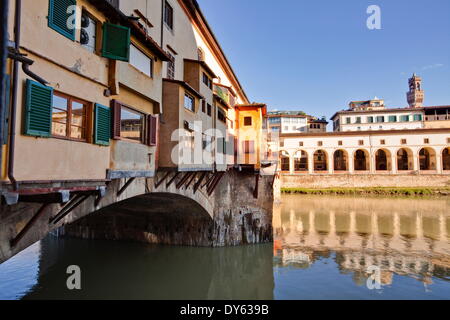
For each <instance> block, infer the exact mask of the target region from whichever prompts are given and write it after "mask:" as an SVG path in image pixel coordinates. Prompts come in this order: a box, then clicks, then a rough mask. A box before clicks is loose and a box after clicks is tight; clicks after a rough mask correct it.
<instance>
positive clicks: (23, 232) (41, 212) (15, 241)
mask: <svg viewBox="0 0 450 320" xmlns="http://www.w3.org/2000/svg"><path fill="white" fill-rule="evenodd" d="M49 205H50V204H49V203H44V204H43V205H42V206H41V207H40V208H39V210H38V211H37V212H36V214H35V215H34V216H33V217H32V218H31V219H30V221H28V223H27V224H26V225H25V227H23V229H22V230H21V231H20V232H19V234H18V235H17V236H16V237H15V238H14V239H12V240H11V242H10V245H11V248H13V247H15V246H16V245H17V244H18V243H19V241H20V240H21V239H22V238H23V237H24V236H25V235H26V234H27V233H28V231H30V229H31V228H32V227H33V225H34V224H35V223H36V221H38V220H39V218H40V217H42V216H43V215H44V213H45V209H47V207H48V206H49Z"/></svg>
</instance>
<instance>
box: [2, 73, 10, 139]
mask: <svg viewBox="0 0 450 320" xmlns="http://www.w3.org/2000/svg"><path fill="white" fill-rule="evenodd" d="M9 86H10V77H9V75H6V79H5V87H4V88H5V104H4V109H3V141H2V144H7V143H8V132H9Z"/></svg>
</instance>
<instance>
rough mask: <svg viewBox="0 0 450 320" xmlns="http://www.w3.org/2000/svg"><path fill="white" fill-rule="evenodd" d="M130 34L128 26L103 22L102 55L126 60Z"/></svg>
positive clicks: (128, 55)
mask: <svg viewBox="0 0 450 320" xmlns="http://www.w3.org/2000/svg"><path fill="white" fill-rule="evenodd" d="M130 35H131V32H130V28H127V27H123V26H119V25H115V24H111V23H104V24H103V48H102V56H103V57H105V58H109V59H113V60H121V61H127V62H128V61H129V59H130Z"/></svg>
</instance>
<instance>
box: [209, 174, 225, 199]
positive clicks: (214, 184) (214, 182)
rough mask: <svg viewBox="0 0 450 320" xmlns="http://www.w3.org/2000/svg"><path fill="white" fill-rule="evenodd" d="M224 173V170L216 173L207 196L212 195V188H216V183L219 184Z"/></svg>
mask: <svg viewBox="0 0 450 320" xmlns="http://www.w3.org/2000/svg"><path fill="white" fill-rule="evenodd" d="M224 175H225V172H220V173H218V174H217V177H216V179H214V181H213V183H212V184H211V186H210V187H209V190H208V197H209V196H210V195H212V193H213V192H214V190H215V189H216V187H217V185H218V184H219V182H220V180H221V179H222V177H223V176H224Z"/></svg>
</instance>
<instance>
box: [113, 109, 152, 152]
mask: <svg viewBox="0 0 450 320" xmlns="http://www.w3.org/2000/svg"><path fill="white" fill-rule="evenodd" d="M122 109H127V110H128V111H131V113H137V114H140V115H141V116H142V127H141V139H140V140H139V141H138V140H135V139H130V138H126V137H122V132H123V131H124V130H122ZM147 116H148V115H147V114H146V113H144V112H142V111H139V110H137V109H136V108H133V107H131V106H129V105H127V104H124V103H121V102H120V136H119V137H120V140H122V141H128V142H133V143H138V144H146V137H145V133H146V132H147V131H146V130H148V128H146V127H147V123H146V122H147V121H146V119H147Z"/></svg>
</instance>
